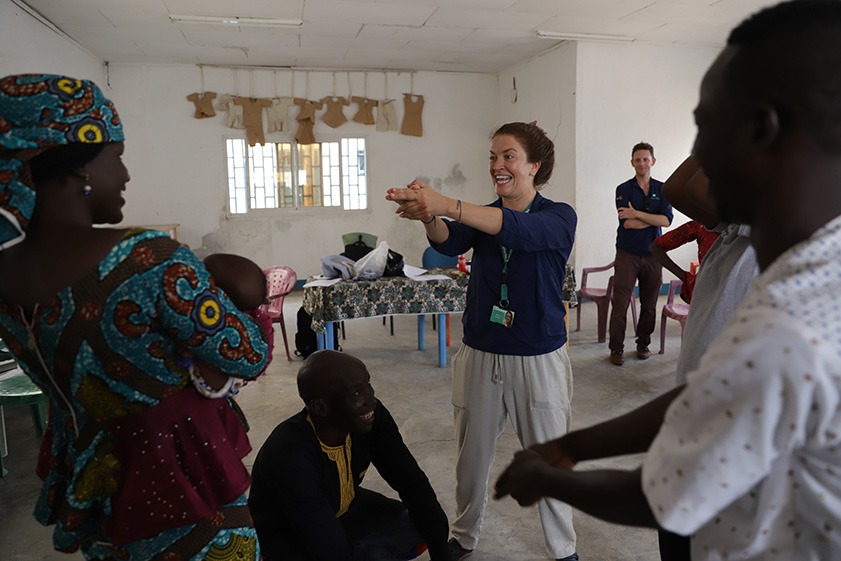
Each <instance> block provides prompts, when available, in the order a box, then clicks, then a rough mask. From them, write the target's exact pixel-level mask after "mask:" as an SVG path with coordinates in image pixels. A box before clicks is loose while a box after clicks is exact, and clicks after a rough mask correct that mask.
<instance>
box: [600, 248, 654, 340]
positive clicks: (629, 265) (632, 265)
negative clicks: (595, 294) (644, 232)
mask: <svg viewBox="0 0 841 561" xmlns="http://www.w3.org/2000/svg"><path fill="white" fill-rule="evenodd" d="M637 280H639V283H640V292H639V301H640V315H639V321H638V322H637V333H636V335H637V345H646V346H648V345H649V344H650V343H651V334H652V333H653V332H654V326H655V324H656V323H657V296H659V294H660V286H662V284H663V266H662V265H660V263H659V262H658V261H657V260H656V259H654V257H651V256H650V255H649V256H642V255H634V254H633V253H628V252H627V251H622V250H617V251H616V261H614V264H613V299H612V300H611V302H610V326H609V332H610V341H609V342H608V347H609V348H610V350H611V351H622V350H624V349H625V324H626V323H627V321H628V304H630V303H631V292H632V291H633V290H634V285H635V284H636V283H637Z"/></svg>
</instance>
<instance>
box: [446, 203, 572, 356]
mask: <svg viewBox="0 0 841 561" xmlns="http://www.w3.org/2000/svg"><path fill="white" fill-rule="evenodd" d="M487 206H491V207H496V208H501V207H502V199H497V200H496V201H495V202H493V203H491V204H490V205H487ZM577 220H578V219H577V217H576V215H575V211H574V210H573V209H572V207H571V206H569V205H568V204H566V203H556V202H554V201H551V200H550V199H547V198H546V197H544V196H543V195H541V194H540V193H538V194H537V195H536V196H535V198H534V202H533V203H532V206H531V210H530V211H529V212H528V213H525V212H517V211H513V210H510V209H507V208H503V209H502V230H501V231H500V232H499V234H497V235H495V236H491V235H489V234H485V233H483V232H480V231H479V230H476V229H475V228H471V227H470V226H467V225H465V224H459V223H458V222H454V221H445V224H446V226H447V228H449V229H450V236H449V238H448V239H447V240H446V241H445V242H443V243H441V244H434V243H433V244H431V245H432V246H433V247H434V248H435V249H437V250H438V251H439V252H441V253H443V254H444V255H460V254H462V253H464V252H466V251H467V250H469V249H470V248H473V261H472V264H471V270H470V281H469V284H468V285H467V305H466V307H465V310H464V316H463V318H462V324H463V325H464V338H463V339H462V341H463V342H464V344H465V345H468V346H470V347H472V348H474V349H478V350H480V351H484V352H487V353H494V354H500V355H516V356H534V355H541V354H546V353H550V352H552V351H554V350H557V349H558V348H560V347H561V346H562V345H563V344H564V343H566V340H567V333H566V326H565V325H564V315H565V313H566V312H565V310H564V303H563V299H562V294H563V286H564V274H565V273H566V263H567V259H569V253H570V250H571V249H572V243H573V240H574V239H575V226H576V223H577ZM439 227H440V225H439ZM501 245H502V246H505V247H507V248H509V249H511V250H513V252H512V254H511V260H510V261H509V262H508V299H509V301H510V305H509V308H510V309H511V310H512V311H513V312H514V322H513V324H512V326H511V327H510V328H508V327H505V326H503V325H500V324H498V323H492V322H491V320H490V318H491V310H492V309H493V307H494V305H498V304H499V299H500V288H501V285H502V252H501V251H500V246H501Z"/></svg>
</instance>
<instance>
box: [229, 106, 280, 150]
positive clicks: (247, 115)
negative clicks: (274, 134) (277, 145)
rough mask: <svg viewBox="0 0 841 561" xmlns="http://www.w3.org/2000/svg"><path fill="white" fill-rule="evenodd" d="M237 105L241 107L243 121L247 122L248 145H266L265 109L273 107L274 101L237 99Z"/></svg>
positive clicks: (246, 135)
mask: <svg viewBox="0 0 841 561" xmlns="http://www.w3.org/2000/svg"><path fill="white" fill-rule="evenodd" d="M234 104H235V105H241V106H242V111H243V120H244V122H245V137H246V138H247V139H248V145H249V146H254V145H256V144H265V143H266V137H265V136H264V135H263V108H264V107H271V105H272V100H271V99H267V98H264V97H261V98H255V97H236V98H234Z"/></svg>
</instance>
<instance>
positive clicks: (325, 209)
mask: <svg viewBox="0 0 841 561" xmlns="http://www.w3.org/2000/svg"><path fill="white" fill-rule="evenodd" d="M344 138H361V139H363V140H364V141H365V177H366V189H367V195H366V201H365V203H366V208H361V209H345V208H344V206H309V207H304V206H300V207H278V208H249V209H248V211H247V212H243V213H233V212H231V203H230V192H229V189H230V185H229V183H228V149H227V144H228V140H231V139H233V140H244V141H246V145H247V143H248V140H247V138H246V135H245V131H244V130H243V131H242V134H236V133H234V134H225V135H223V136H222V142H221V145H222V148H221V152H222V174H221V175H222V183H223V193H224V202H225V217H226V218H227V219H229V220H248V219H249V218H255V217H263V218H265V217H269V218H271V217H277V216H284V215H286V216H288V215H290V214H296V215H298V214H299V213H304V214H303V215H301V216H304V215H306V216H323V217H329V216H343V215H347V214H348V213H359V214H370V213H371V212H372V211H371V191H370V186H371V176H370V170H371V159H370V152H369V138H370V137H369V135H367V134H347V135H342V134H335V133H334V134H329V133H328V134H326V135H319V138H318V139H317V140H318V143H319V144H321V143H322V142H338V143H341V141H342V139H344ZM265 139H266V142H267V143H275V144H280V143H284V142H286V143H292V144H293V145H294V146H295V147H296V148H297V144H298V143H297V142H296V141H295V135H294V133H271V134H266V135H265ZM296 187H297V180H296ZM281 196H282V195H281V194H279V195H278V197H281ZM342 196H343V197H344V192H343V193H342ZM248 198H250V197H248ZM249 204H250V203H249ZM342 204H344V203H342Z"/></svg>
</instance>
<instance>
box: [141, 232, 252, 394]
mask: <svg viewBox="0 0 841 561" xmlns="http://www.w3.org/2000/svg"><path fill="white" fill-rule="evenodd" d="M173 243H174V242H173ZM160 267H161V269H162V271H161V277H160V281H161V287H160V294H159V296H158V299H157V316H158V321H159V323H160V325H161V326H162V327H163V328H164V329H165V330H166V331H167V333H168V334H169V335H170V337H172V338H173V339H175V340H176V341H177V344H178V346H179V347H180V348H182V349H184V350H187V351H188V352H190V353H191V354H192V355H194V356H195V357H196V358H199V359H200V360H202V361H204V362H206V363H208V364H210V365H212V366H215V367H217V368H218V369H219V370H221V371H222V372H224V373H225V374H228V375H231V376H235V377H239V378H255V377H256V376H258V375H259V374H260V373H261V372H262V371H263V370H264V368H265V366H266V363H267V361H268V355H269V345H268V343H267V341H266V340H265V338H264V334H263V332H262V330H261V329H260V328H259V326H258V325H257V323H255V322H254V320H253V319H252V318H251V317H250V316H249V315H248V314H247V313H245V312H242V311H240V310H238V309H237V308H236V306H235V305H234V303H233V302H231V300H230V299H229V298H228V297H227V296H226V295H225V293H224V292H222V291H220V290H218V289H217V288H216V285H215V283H214V282H213V280H212V278H211V276H210V273H209V272H208V271H207V269H206V268H205V266H204V264H203V263H202V262H201V260H200V259H199V258H198V257H196V255H195V254H194V253H193V252H192V251H190V250H189V249H187V248H186V247H185V246H182V245H179V246H178V247H177V248H176V249H175V251H174V252H173V253H172V255H171V257H170V258H169V259H168V260H166V261H165V262H164V263H162V264H161V265H160Z"/></svg>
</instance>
